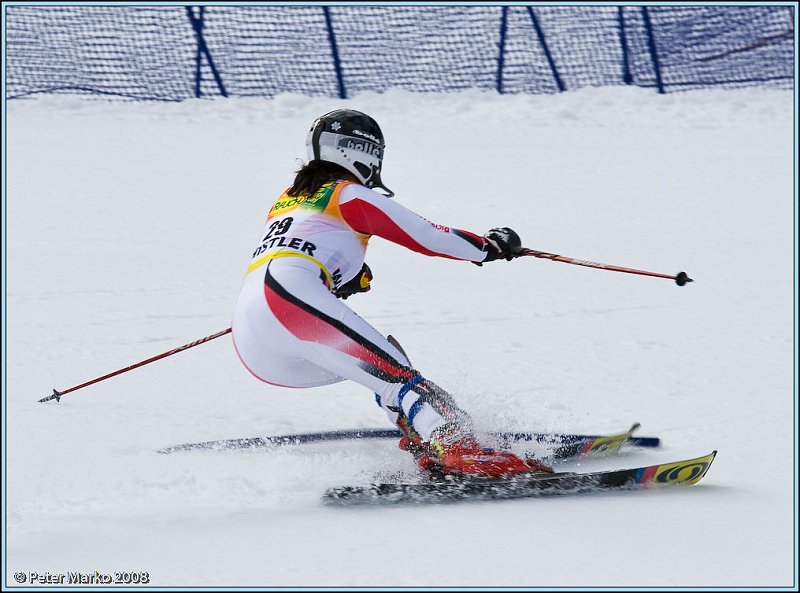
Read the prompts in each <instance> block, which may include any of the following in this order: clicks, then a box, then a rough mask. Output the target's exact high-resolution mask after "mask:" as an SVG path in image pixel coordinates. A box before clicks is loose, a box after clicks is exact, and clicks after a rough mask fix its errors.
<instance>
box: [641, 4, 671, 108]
mask: <svg viewBox="0 0 800 593" xmlns="http://www.w3.org/2000/svg"><path fill="white" fill-rule="evenodd" d="M642 19H643V20H644V29H645V31H646V32H647V46H648V48H649V49H650V57H651V58H652V60H653V72H654V73H655V75H656V87H657V88H658V92H659V93H661V94H662V95H663V94H664V93H665V92H666V91H665V90H664V82H663V81H662V80H661V64H660V63H659V61H658V51H657V50H656V38H655V35H654V34H653V24H652V23H651V22H650V12H649V11H648V10H647V7H646V6H642Z"/></svg>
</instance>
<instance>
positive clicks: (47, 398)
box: [39, 389, 61, 404]
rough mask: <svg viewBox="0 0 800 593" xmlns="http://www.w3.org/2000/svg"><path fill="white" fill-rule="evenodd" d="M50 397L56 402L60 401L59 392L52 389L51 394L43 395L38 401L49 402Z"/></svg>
mask: <svg viewBox="0 0 800 593" xmlns="http://www.w3.org/2000/svg"><path fill="white" fill-rule="evenodd" d="M51 399H54V400H56V401H57V402H60V401H61V392H59V391H57V390H55V389H53V395H48V396H47V397H43V398H42V399H40V400H39V403H40V404H43V403H45V402H49V401H50V400H51Z"/></svg>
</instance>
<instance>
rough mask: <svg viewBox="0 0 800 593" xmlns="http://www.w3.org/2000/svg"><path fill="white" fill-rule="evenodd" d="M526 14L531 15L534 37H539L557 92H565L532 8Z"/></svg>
mask: <svg viewBox="0 0 800 593" xmlns="http://www.w3.org/2000/svg"><path fill="white" fill-rule="evenodd" d="M528 12H529V13H530V15H531V21H533V28H534V29H536V35H537V37H539V43H540V44H541V45H542V50H543V51H544V56H545V57H546V58H547V63H548V64H550V70H551V71H552V72H553V78H554V79H555V81H556V85H557V86H558V90H559V91H562V92H563V91H565V90H567V87H565V86H564V83H563V82H562V81H561V76H559V74H558V68H556V62H555V60H553V56H552V55H551V54H550V48H549V47H547V41H545V38H544V31H542V28H541V27H540V26H539V19H537V18H536V13H535V12H534V11H533V6H528Z"/></svg>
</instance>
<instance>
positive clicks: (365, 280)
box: [333, 263, 372, 299]
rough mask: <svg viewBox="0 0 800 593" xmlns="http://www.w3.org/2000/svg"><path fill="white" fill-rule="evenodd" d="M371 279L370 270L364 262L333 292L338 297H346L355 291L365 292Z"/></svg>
mask: <svg viewBox="0 0 800 593" xmlns="http://www.w3.org/2000/svg"><path fill="white" fill-rule="evenodd" d="M371 280H372V270H370V269H369V266H368V265H367V264H366V263H365V264H364V265H363V266H361V270H360V271H359V272H358V274H356V275H355V276H353V277H352V278H351V279H350V280H348V281H347V282H345V283H344V284H342V285H341V286H340V287H339V288H337V289H336V290H335V291H334V292H333V294H334V295H335V296H336V297H337V298H340V299H346V298H347V297H349V296H352V295H354V294H356V293H357V292H367V291H369V289H370V285H369V283H370V281H371Z"/></svg>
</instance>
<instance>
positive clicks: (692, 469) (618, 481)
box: [323, 451, 717, 505]
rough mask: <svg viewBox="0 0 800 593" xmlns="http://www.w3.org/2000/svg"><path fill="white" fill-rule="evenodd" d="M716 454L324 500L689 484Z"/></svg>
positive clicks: (441, 482)
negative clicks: (627, 466)
mask: <svg viewBox="0 0 800 593" xmlns="http://www.w3.org/2000/svg"><path fill="white" fill-rule="evenodd" d="M716 454H717V452H716V451H713V452H712V453H709V454H708V455H704V456H703V457H698V458H695V459H688V460H685V461H677V462H672V463H662V464H658V465H649V466H643V467H636V468H630V469H619V470H611V471H599V472H590V473H567V472H564V473H556V474H532V475H526V476H514V477H506V478H483V477H465V476H461V477H456V476H444V477H441V478H431V479H430V481H427V482H421V483H398V484H394V483H373V484H369V485H366V486H340V487H336V488H330V489H328V490H327V491H326V492H325V494H324V495H323V501H324V502H325V503H327V504H334V505H353V504H397V503H446V502H457V501H471V500H505V499H512V498H529V497H539V496H553V495H560V494H561V495H563V494H577V493H584V492H598V491H609V490H633V489H638V488H644V487H652V486H664V485H672V484H683V485H691V484H695V483H697V482H698V481H700V480H701V479H702V478H703V476H705V475H706V472H707V471H708V468H709V467H710V466H711V462H712V461H714V457H715V456H716Z"/></svg>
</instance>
